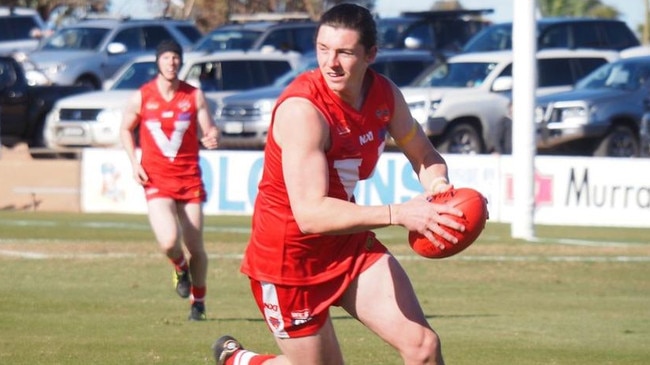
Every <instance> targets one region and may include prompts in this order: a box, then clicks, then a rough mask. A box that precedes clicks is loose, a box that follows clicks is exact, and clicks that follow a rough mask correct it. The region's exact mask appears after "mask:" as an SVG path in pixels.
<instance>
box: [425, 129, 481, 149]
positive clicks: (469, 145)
mask: <svg viewBox="0 0 650 365" xmlns="http://www.w3.org/2000/svg"><path fill="white" fill-rule="evenodd" d="M436 148H437V149H438V151H439V152H441V153H459V154H465V155H475V154H479V153H482V152H483V142H482V141H481V137H480V135H479V133H478V131H477V130H476V129H475V128H474V127H473V126H472V125H471V124H468V123H459V124H456V125H454V126H452V127H451V128H450V129H449V130H448V131H447V132H446V133H445V135H444V136H443V137H442V139H441V140H440V143H439V144H438V146H437V147H436Z"/></svg>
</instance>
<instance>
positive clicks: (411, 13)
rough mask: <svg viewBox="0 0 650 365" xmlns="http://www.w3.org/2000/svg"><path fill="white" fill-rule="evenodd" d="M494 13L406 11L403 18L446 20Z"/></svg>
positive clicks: (479, 10) (484, 11) (485, 11)
mask: <svg viewBox="0 0 650 365" xmlns="http://www.w3.org/2000/svg"><path fill="white" fill-rule="evenodd" d="M492 13H494V9H457V10H429V11H404V12H402V13H401V15H402V16H412V17H421V18H445V17H454V18H458V17H461V16H478V15H485V14H492Z"/></svg>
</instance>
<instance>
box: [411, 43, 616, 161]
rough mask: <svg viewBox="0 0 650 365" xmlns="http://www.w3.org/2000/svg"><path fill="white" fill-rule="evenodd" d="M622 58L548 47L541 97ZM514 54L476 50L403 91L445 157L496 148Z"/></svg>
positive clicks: (541, 55) (542, 55)
mask: <svg viewBox="0 0 650 365" xmlns="http://www.w3.org/2000/svg"><path fill="white" fill-rule="evenodd" d="M617 58H618V52H616V51H604V50H568V49H562V50H561V49H547V50H541V51H539V52H538V53H537V60H538V62H537V71H538V72H537V73H538V80H537V86H538V88H537V90H536V92H537V94H538V95H543V94H549V93H553V92H558V91H563V90H568V89H570V88H572V86H573V84H574V83H575V82H576V81H578V80H579V79H580V78H582V77H583V76H585V75H587V74H588V73H589V72H591V71H592V70H594V69H596V68H597V67H599V66H601V65H603V64H606V63H608V62H610V61H613V60H616V59H617ZM512 83H513V81H512V52H511V51H495V52H476V53H464V54H458V55H456V56H453V57H450V58H449V59H448V60H447V62H446V63H442V64H439V65H436V66H433V67H432V68H431V69H429V70H427V71H425V72H423V73H422V74H421V75H420V77H419V78H418V79H417V80H415V81H414V82H413V83H412V84H411V85H409V86H408V87H403V88H402V92H403V93H404V97H405V98H406V101H407V103H408V105H409V108H410V110H411V114H412V115H413V117H414V118H415V119H416V120H417V121H418V122H419V123H420V124H421V125H422V127H423V129H424V131H425V133H426V134H427V135H428V136H429V137H430V139H431V141H432V142H433V143H434V145H435V146H436V147H437V148H438V149H439V150H440V151H441V152H443V153H485V152H492V151H495V150H497V146H496V145H495V143H496V142H495V141H497V140H498V138H499V136H498V135H497V133H495V130H498V129H500V127H499V126H500V124H501V123H502V122H503V120H504V118H508V115H509V113H510V93H511V92H512Z"/></svg>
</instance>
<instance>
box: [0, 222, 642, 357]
mask: <svg viewBox="0 0 650 365" xmlns="http://www.w3.org/2000/svg"><path fill="white" fill-rule="evenodd" d="M249 225H250V218H249V217H215V216H209V217H206V232H205V239H206V245H207V248H208V251H209V253H210V255H211V256H210V257H211V258H210V269H209V277H208V279H209V292H208V302H207V305H208V317H209V320H208V321H207V322H206V323H194V322H188V321H187V320H186V317H187V314H188V310H189V308H188V304H187V302H186V301H184V300H181V299H180V298H178V297H176V296H175V293H174V291H173V288H172V286H171V269H170V266H169V264H168V263H166V262H165V260H164V259H163V257H162V255H161V254H160V253H159V252H158V251H157V249H156V245H155V244H154V243H153V236H152V234H151V232H150V230H149V227H148V223H147V219H146V217H145V216H141V215H107V214H101V215H99V214H98V215H95V214H85V215H82V214H61V213H36V212H21V213H17V212H0V277H2V279H3V280H1V281H0V364H30V365H32V364H80V365H81V364H84V365H88V364H120V365H124V364H187V365H192V364H211V363H212V362H211V359H210V344H211V343H212V341H213V340H214V339H215V338H217V337H218V336H220V335H221V334H224V333H229V334H232V335H234V336H235V337H237V338H239V339H241V341H242V342H243V343H244V345H245V346H246V347H248V348H251V349H254V350H258V351H261V352H275V351H277V349H276V347H275V345H274V342H273V339H272V337H271V335H270V334H269V333H268V331H267V330H266V328H265V325H264V323H263V322H262V321H261V320H260V315H259V313H258V311H257V309H256V308H255V306H254V305H253V301H252V299H251V297H250V293H249V291H248V285H247V281H246V280H245V278H244V277H243V276H242V275H241V274H240V273H239V271H238V267H239V259H238V258H237V255H238V254H241V252H242V250H243V248H244V245H245V241H246V239H247V237H248V233H247V232H248V228H249ZM535 231H536V234H537V236H538V237H539V238H540V240H539V241H538V242H532V243H531V242H524V241H519V240H512V239H511V238H510V237H509V235H510V226H509V225H505V224H496V223H489V224H488V226H487V228H486V230H485V232H484V233H483V235H482V236H481V238H480V239H479V241H477V242H476V243H475V244H474V245H473V246H472V247H470V248H469V249H467V250H466V251H464V252H463V253H461V254H460V255H458V256H456V257H454V258H451V259H445V260H435V261H434V260H424V259H417V258H416V256H414V255H413V254H412V253H411V251H410V249H409V248H408V245H406V243H404V239H405V238H406V233H405V231H404V230H403V229H400V228H390V229H382V230H379V231H378V235H379V237H380V238H381V239H382V241H384V242H385V243H387V245H388V246H389V247H390V248H391V250H392V251H393V252H394V253H395V254H396V255H397V256H398V258H400V260H401V262H402V264H403V265H404V267H405V268H406V270H407V271H408V272H409V274H410V275H411V279H412V280H413V283H414V286H415V288H416V291H417V292H418V295H419V297H420V299H421V303H422V305H423V307H424V309H425V313H426V314H427V316H428V317H429V319H430V321H431V323H432V325H433V326H434V328H435V329H436V330H437V331H438V332H439V333H440V335H441V337H442V340H443V352H444V355H445V358H446V361H447V363H448V364H454V365H463V364H467V365H476V364H481V365H486V364H487V365H489V364H495V365H496V364H499V365H503V364H517V365H527V364H613V365H614V364H615V365H621V364H622V365H626V364H635V365H636V364H647V363H650V346H649V344H650V280H649V279H648V278H650V239H649V238H648V233H649V231H648V230H647V229H615V228H579V227H544V226H540V227H535ZM566 239H568V240H570V241H566ZM571 240H573V241H571ZM571 243H574V244H571ZM332 316H333V317H334V324H335V326H336V328H337V331H338V337H339V339H340V341H341V343H342V348H343V351H344V355H345V357H346V361H347V364H359V365H361V364H399V363H400V360H399V357H398V356H397V354H396V353H395V351H394V350H392V349H391V348H390V347H388V346H387V345H385V344H384V343H383V342H382V341H381V340H379V339H377V338H376V337H375V336H374V335H373V334H372V333H370V332H369V331H368V330H366V329H365V328H364V327H363V326H361V325H360V324H359V323H357V322H356V321H354V320H352V319H350V318H349V317H348V316H347V315H346V313H345V312H343V311H341V310H340V309H334V310H333V311H332Z"/></svg>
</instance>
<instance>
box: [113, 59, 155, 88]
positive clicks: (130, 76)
mask: <svg viewBox="0 0 650 365" xmlns="http://www.w3.org/2000/svg"><path fill="white" fill-rule="evenodd" d="M157 73H158V67H157V66H156V62H155V61H150V62H136V63H133V64H132V65H131V66H129V68H128V69H127V70H126V71H124V73H123V74H122V76H120V78H119V79H117V80H116V81H115V83H114V84H113V87H112V88H111V90H135V89H138V88H139V87H140V86H142V85H144V84H145V83H146V82H147V81H149V80H152V79H153V78H154V77H155V76H156V74H157Z"/></svg>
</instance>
